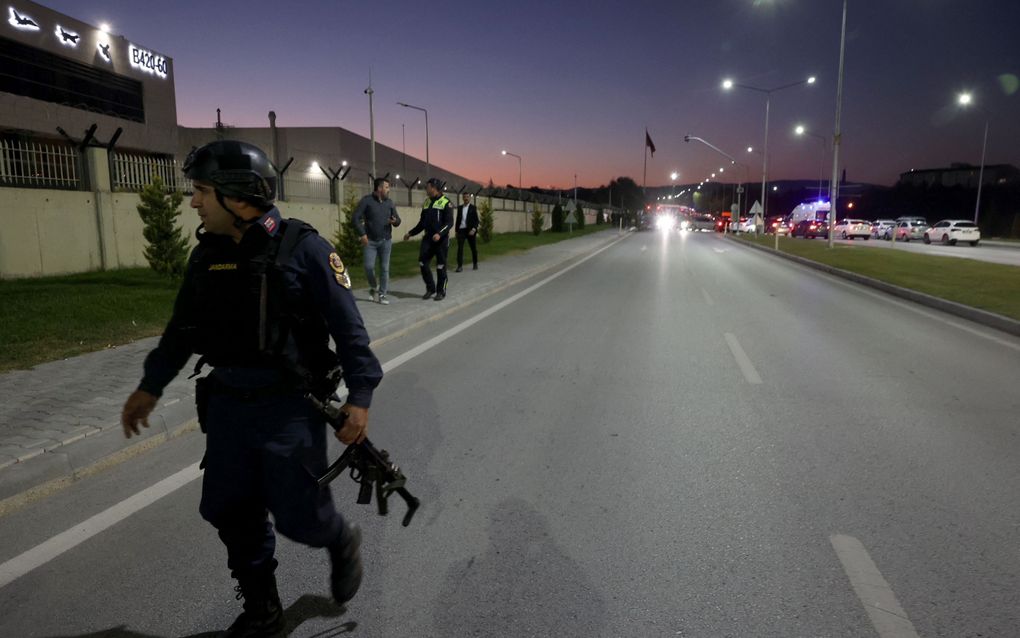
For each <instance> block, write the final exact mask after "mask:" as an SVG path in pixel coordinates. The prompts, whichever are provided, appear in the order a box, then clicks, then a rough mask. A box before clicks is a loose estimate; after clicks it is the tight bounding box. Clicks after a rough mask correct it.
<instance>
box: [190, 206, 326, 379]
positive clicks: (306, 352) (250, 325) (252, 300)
mask: <svg viewBox="0 0 1020 638" xmlns="http://www.w3.org/2000/svg"><path fill="white" fill-rule="evenodd" d="M309 233H315V229H314V228H312V227H311V226H309V225H308V224H306V223H304V222H302V221H300V220H296V219H286V220H282V222H281V228H280V230H279V231H278V232H277V233H276V234H275V235H273V236H271V237H267V238H266V242H265V245H264V246H263V247H261V250H257V251H256V252H255V254H253V255H242V254H241V252H240V250H239V249H237V248H236V245H235V246H234V247H233V248H234V249H233V250H230V248H231V247H230V244H232V243H233V242H232V240H229V239H226V238H222V237H217V236H211V237H210V236H203V237H200V242H199V248H198V249H196V250H195V252H194V254H193V255H192V264H191V267H192V269H193V279H192V280H193V282H194V300H193V303H194V306H193V307H194V309H195V312H194V316H195V323H196V325H195V326H194V329H195V332H194V334H195V339H194V349H195V352H196V353H198V354H200V355H202V358H201V359H200V363H199V366H201V364H202V363H208V364H210V365H212V366H241V367H254V368H274V369H278V370H280V371H281V372H283V373H284V374H285V376H286V377H288V379H289V380H290V381H291V382H293V383H294V384H295V385H297V386H301V387H307V386H308V385H310V384H313V383H314V382H315V381H316V380H317V379H319V378H321V377H323V376H324V375H325V374H326V373H328V372H329V371H330V370H331V369H332V368H333V367H334V366H335V365H336V360H337V359H336V355H335V354H334V353H333V352H332V351H331V350H330V349H329V331H328V328H327V325H326V322H325V319H324V318H322V317H321V316H320V315H319V314H318V313H316V312H313V311H312V310H311V308H309V307H308V306H307V300H303V299H298V298H295V295H293V294H292V293H291V292H290V291H288V289H287V286H286V282H285V280H284V274H283V265H284V264H286V263H287V262H288V261H289V260H290V259H291V257H292V256H293V254H294V250H295V248H296V247H297V245H298V243H299V242H300V241H302V240H303V239H304V238H305V237H306V236H307V235H308V234H309ZM227 242H230V243H227ZM196 369H198V368H196Z"/></svg>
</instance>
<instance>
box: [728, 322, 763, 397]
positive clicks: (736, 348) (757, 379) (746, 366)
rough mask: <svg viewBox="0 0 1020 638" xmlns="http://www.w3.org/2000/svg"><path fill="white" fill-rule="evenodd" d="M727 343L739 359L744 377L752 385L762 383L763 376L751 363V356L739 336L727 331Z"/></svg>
mask: <svg viewBox="0 0 1020 638" xmlns="http://www.w3.org/2000/svg"><path fill="white" fill-rule="evenodd" d="M724 336H725V337H726V345H728V346H729V347H730V352H732V353H733V358H734V359H736V360H737V365H738V366H740V371H741V372H742V373H744V378H745V379H747V382H748V383H750V384H751V385H758V384H760V383H761V376H759V375H758V371H757V370H755V369H754V364H753V363H751V359H750V357H748V356H747V353H746V352H744V349H743V348H741V347H740V342H739V341H737V338H736V337H735V336H734V335H732V334H730V333H729V332H727V333H726V334H725V335H724Z"/></svg>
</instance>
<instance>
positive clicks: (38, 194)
mask: <svg viewBox="0 0 1020 638" xmlns="http://www.w3.org/2000/svg"><path fill="white" fill-rule="evenodd" d="M391 195H392V196H394V197H393V199H394V201H395V202H396V203H398V204H399V203H400V201H401V199H400V194H399V193H397V192H393V193H391ZM403 195H404V198H405V199H404V200H403V201H405V202H406V192H405V193H404V194H403ZM451 199H452V197H451ZM139 202H140V198H139V196H138V195H137V194H136V193H114V192H109V191H108V190H106V191H103V190H100V191H96V192H79V191H60V190H43V189H32V188H3V189H0V279H14V278H21V277H39V276H46V275H62V274H70V273H80V272H87V271H90V270H102V269H111V268H128V267H136V266H143V267H144V266H147V265H148V263H147V262H146V260H145V257H144V255H143V250H144V248H145V239H144V238H143V236H142V229H143V224H142V219H141V217H140V216H139V215H138V210H137V206H138V204H139ZM415 203H416V204H417V202H415ZM492 203H493V208H494V221H495V224H494V229H493V230H494V232H496V233H507V232H526V231H529V230H531V213H530V212H526V211H524V210H521V209H522V204H521V203H520V202H517V201H514V200H503V199H499V198H493V200H492ZM533 206H535V204H534V203H530V202H529V203H528V204H527V207H528V211H530V210H532V208H533ZM279 207H280V211H281V212H282V213H283V215H284V217H296V218H298V219H303V220H305V221H307V222H308V223H310V224H312V225H313V226H315V228H316V229H318V231H319V234H321V235H322V236H323V237H325V238H327V239H329V240H332V238H333V236H334V235H335V234H336V231H337V229H338V228H339V213H340V209H339V207H338V206H337V205H335V204H328V203H300V202H280V203H279ZM515 207H516V210H514V208H515ZM538 207H539V209H540V210H541V211H542V212H543V214H544V216H545V222H544V225H543V228H545V229H548V228H549V226H550V212H551V209H552V207H551V206H550V205H547V204H539V205H538ZM182 209H183V212H182V214H181V216H180V218H179V221H180V224H181V226H182V227H183V228H184V229H185V233H186V234H187V235H188V236H189V237H190V238H191V243H192V244H194V241H195V240H194V233H195V229H196V228H197V227H198V217H197V216H196V215H195V213H194V212H193V211H192V210H191V209H190V208H189V207H188V198H187V196H185V200H184V204H183V206H182ZM397 210H398V211H399V213H400V217H401V219H402V220H403V224H402V225H401V226H400V228H398V229H396V230H395V232H394V239H395V240H396V241H400V238H401V237H403V234H404V233H405V232H406V231H407V230H408V229H410V228H411V227H412V226H414V224H416V223H417V221H418V213H419V210H420V208H419V207H418V206H399V205H398V207H397ZM585 212H586V215H585V218H586V219H585V221H586V223H588V224H592V223H594V222H595V211H594V210H587V211H585ZM419 237H420V236H419ZM411 241H417V238H416V239H412V240H411Z"/></svg>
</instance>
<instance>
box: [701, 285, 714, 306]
mask: <svg viewBox="0 0 1020 638" xmlns="http://www.w3.org/2000/svg"><path fill="white" fill-rule="evenodd" d="M701 296H702V297H704V298H705V303H707V304H708V305H710V306H714V305H715V302H714V301H712V297H710V296H709V294H708V291H707V290H705V289H704V288H702V289H701Z"/></svg>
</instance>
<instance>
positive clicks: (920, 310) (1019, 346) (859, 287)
mask: <svg viewBox="0 0 1020 638" xmlns="http://www.w3.org/2000/svg"><path fill="white" fill-rule="evenodd" d="M797 265H798V266H800V264H797ZM810 270H814V269H810ZM815 272H817V273H818V274H821V275H824V276H825V277H827V278H828V279H831V280H832V281H834V282H836V283H837V284H839V285H840V286H844V287H846V288H851V289H853V290H856V291H857V292H860V293H863V294H865V295H868V296H870V297H874V298H875V299H881V300H883V301H886V302H888V303H891V304H893V305H896V306H899V307H900V308H905V309H906V310H910V311H912V312H915V313H917V314H919V315H923V316H925V317H928V318H929V319H934V320H936V321H940V322H942V323H944V324H946V325H948V326H952V327H954V328H959V329H960V330H963V331H964V332H969V333H970V334H972V335H975V336H978V337H984V338H985V339H988V340H989V341H994V342H995V343H998V344H999V345H1003V346H1006V347H1007V348H1012V349H1013V350H1017V351H1020V343H1015V342H1012V341H1007V340H1006V339H1000V338H999V337H996V336H995V335H991V334H988V333H987V332H983V331H981V330H978V329H976V328H971V327H970V326H967V325H964V324H962V323H958V322H956V321H953V320H951V319H948V318H946V317H944V316H942V315H941V314H940V313H936V312H932V311H930V310H926V309H925V308H924V307H923V306H919V305H918V304H915V303H911V302H909V301H900V300H899V299H894V298H893V297H892V296H891V295H889V294H888V293H883V292H876V291H873V290H869V289H868V288H867V287H866V286H864V285H863V284H858V283H856V282H853V281H847V280H845V279H843V278H841V277H836V276H834V275H830V274H829V273H823V272H819V271H815ZM988 330H993V328H988Z"/></svg>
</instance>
